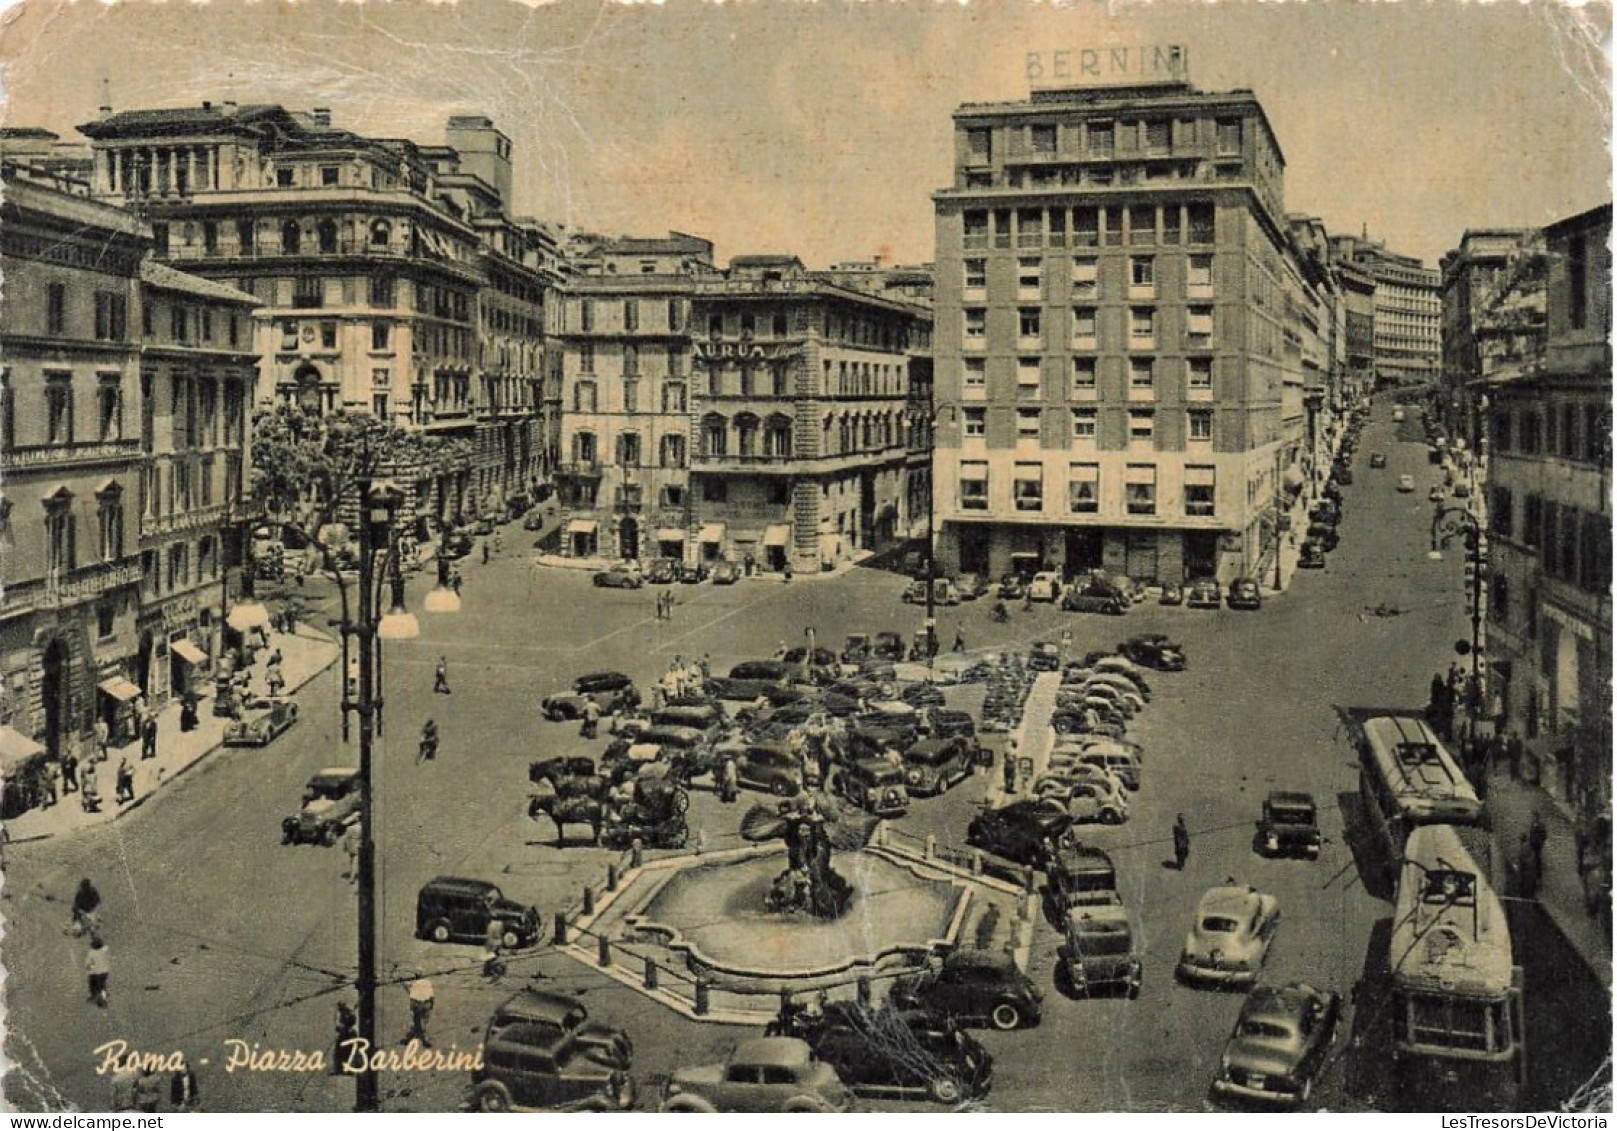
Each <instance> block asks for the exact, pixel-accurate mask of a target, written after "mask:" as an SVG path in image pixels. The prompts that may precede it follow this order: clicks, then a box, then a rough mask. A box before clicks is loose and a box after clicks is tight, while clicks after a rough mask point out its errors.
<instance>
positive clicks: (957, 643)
mask: <svg viewBox="0 0 1617 1131" xmlns="http://www.w3.org/2000/svg"><path fill="white" fill-rule="evenodd" d="M965 650H966V638H965V635H964V634H963V633H962V632H961V630H960V629H958V628H957V629H955V630H954V647H953V648H952V649H951V651H955V652H964V651H965Z"/></svg>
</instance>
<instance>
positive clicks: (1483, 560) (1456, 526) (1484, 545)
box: [1426, 503, 1488, 728]
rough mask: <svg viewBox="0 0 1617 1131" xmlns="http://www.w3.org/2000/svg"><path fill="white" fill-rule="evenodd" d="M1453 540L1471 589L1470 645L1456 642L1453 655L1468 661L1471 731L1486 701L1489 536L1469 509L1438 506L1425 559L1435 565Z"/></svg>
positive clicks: (1462, 641) (1433, 515) (1433, 513)
mask: <svg viewBox="0 0 1617 1131" xmlns="http://www.w3.org/2000/svg"><path fill="white" fill-rule="evenodd" d="M1456 537H1463V538H1464V539H1465V549H1466V566H1467V572H1468V573H1469V575H1470V577H1469V581H1470V586H1471V592H1470V605H1471V639H1470V641H1469V643H1468V642H1467V641H1464V640H1461V641H1458V642H1456V644H1455V646H1454V651H1455V653H1456V654H1458V655H1460V656H1462V657H1463V656H1466V655H1469V656H1470V657H1471V681H1470V692H1469V694H1468V695H1467V697H1466V714H1467V717H1468V718H1470V719H1471V720H1472V725H1473V728H1474V726H1475V719H1476V714H1477V711H1478V710H1479V709H1480V707H1481V705H1482V704H1483V703H1484V702H1485V701H1486V700H1485V699H1484V696H1483V693H1482V579H1483V576H1484V574H1485V573H1486V571H1487V554H1488V536H1487V534H1486V532H1485V531H1484V530H1483V529H1482V523H1481V521H1480V520H1479V519H1478V518H1477V516H1476V514H1474V513H1473V512H1472V511H1471V510H1470V508H1468V507H1456V506H1443V505H1442V504H1441V503H1440V504H1438V505H1437V507H1436V508H1435V509H1434V510H1433V512H1432V548H1431V549H1430V550H1429V551H1428V552H1427V555H1426V556H1427V557H1428V558H1430V559H1431V560H1432V561H1434V562H1440V561H1442V560H1443V551H1444V550H1445V549H1447V547H1448V545H1449V543H1450V542H1451V541H1453V540H1454V539H1455V538H1456Z"/></svg>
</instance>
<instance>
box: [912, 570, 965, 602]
mask: <svg viewBox="0 0 1617 1131" xmlns="http://www.w3.org/2000/svg"><path fill="white" fill-rule="evenodd" d="M926 587H927V582H926V579H925V578H922V579H921V580H919V581H912V582H911V583H910V585H909V587H908V588H907V589H905V590H904V603H905V604H907V605H924V604H926ZM932 603H933V604H934V605H958V604H959V603H960V591H959V590H957V589H956V588H955V587H954V582H952V581H950V580H949V579H948V578H947V577H934V578H933V579H932Z"/></svg>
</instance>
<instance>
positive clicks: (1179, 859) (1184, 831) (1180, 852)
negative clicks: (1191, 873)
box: [1173, 813, 1190, 872]
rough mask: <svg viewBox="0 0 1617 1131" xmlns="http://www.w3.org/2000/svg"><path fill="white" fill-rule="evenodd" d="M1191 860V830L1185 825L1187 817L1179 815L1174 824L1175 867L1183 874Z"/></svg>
mask: <svg viewBox="0 0 1617 1131" xmlns="http://www.w3.org/2000/svg"><path fill="white" fill-rule="evenodd" d="M1189 859H1190V829H1189V828H1188V827H1187V826H1186V825H1185V815H1184V814H1183V813H1181V814H1179V817H1178V819H1177V820H1175V821H1174V823H1173V863H1174V867H1175V868H1177V869H1179V871H1181V872H1183V871H1184V870H1185V861H1187V860H1189Z"/></svg>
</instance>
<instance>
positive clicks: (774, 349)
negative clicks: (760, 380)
mask: <svg viewBox="0 0 1617 1131" xmlns="http://www.w3.org/2000/svg"><path fill="white" fill-rule="evenodd" d="M693 352H694V353H695V355H696V360H697V361H707V362H713V361H749V362H750V361H785V360H786V359H788V358H793V357H796V356H797V355H798V354H799V353H801V352H802V347H801V346H797V345H786V344H783V343H779V342H766V343H759V342H696V343H695V344H694V346H693Z"/></svg>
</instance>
